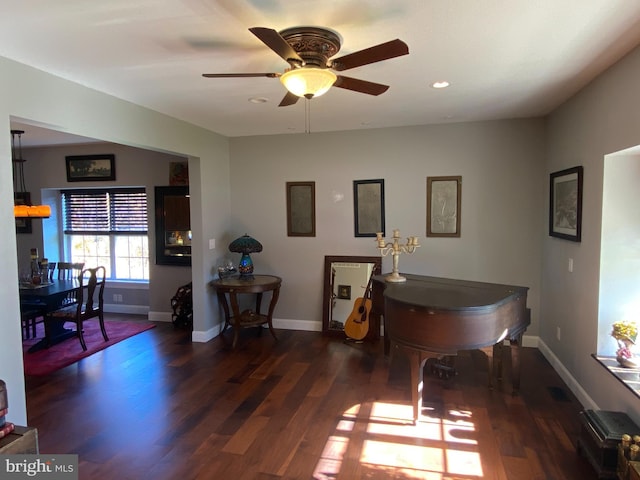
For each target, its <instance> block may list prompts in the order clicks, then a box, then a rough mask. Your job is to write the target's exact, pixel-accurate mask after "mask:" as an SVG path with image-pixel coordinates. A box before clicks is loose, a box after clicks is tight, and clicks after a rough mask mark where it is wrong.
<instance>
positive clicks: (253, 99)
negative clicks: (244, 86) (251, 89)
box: [249, 97, 269, 103]
mask: <svg viewBox="0 0 640 480" xmlns="http://www.w3.org/2000/svg"><path fill="white" fill-rule="evenodd" d="M249 101H250V102H251V103H267V102H268V101H269V99H268V98H264V97H251V98H250V99H249Z"/></svg>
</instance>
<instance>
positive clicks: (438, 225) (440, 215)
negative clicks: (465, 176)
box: [427, 176, 462, 237]
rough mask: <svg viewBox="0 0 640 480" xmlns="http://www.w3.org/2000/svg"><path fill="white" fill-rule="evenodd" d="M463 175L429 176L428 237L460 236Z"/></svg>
mask: <svg viewBox="0 0 640 480" xmlns="http://www.w3.org/2000/svg"><path fill="white" fill-rule="evenodd" d="M461 199H462V177H461V176H453V177H427V237H459V236H460V213H461V212H460V206H461Z"/></svg>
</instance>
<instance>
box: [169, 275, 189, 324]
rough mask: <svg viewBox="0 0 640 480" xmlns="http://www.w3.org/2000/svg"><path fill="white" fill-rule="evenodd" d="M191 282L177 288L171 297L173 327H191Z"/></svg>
mask: <svg viewBox="0 0 640 480" xmlns="http://www.w3.org/2000/svg"><path fill="white" fill-rule="evenodd" d="M191 290H192V289H191V282H189V283H187V284H186V285H183V286H181V287H179V288H178V290H177V291H176V294H175V295H174V296H173V297H172V298H171V308H172V309H173V313H172V314H171V323H173V326H174V327H175V328H184V329H189V330H192V329H193V297H192V295H191Z"/></svg>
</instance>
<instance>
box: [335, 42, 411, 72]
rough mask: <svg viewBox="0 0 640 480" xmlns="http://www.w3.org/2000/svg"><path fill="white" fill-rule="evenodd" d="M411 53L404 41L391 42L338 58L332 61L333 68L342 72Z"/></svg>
mask: <svg viewBox="0 0 640 480" xmlns="http://www.w3.org/2000/svg"><path fill="white" fill-rule="evenodd" d="M408 53H409V47H408V46H407V44H406V43H404V42H403V41H402V40H398V39H396V40H391V41H390V42H386V43H381V44H380V45H376V46H374V47H370V48H366V49H364V50H360V51H358V52H353V53H350V54H349V55H345V56H344V57H339V58H336V59H335V60H332V61H331V68H333V69H334V70H337V71H339V72H342V71H343V70H349V69H350V68H355V67H360V66H362V65H369V64H370V63H376V62H380V61H382V60H389V59H390V58H395V57H400V56H402V55H407V54H408Z"/></svg>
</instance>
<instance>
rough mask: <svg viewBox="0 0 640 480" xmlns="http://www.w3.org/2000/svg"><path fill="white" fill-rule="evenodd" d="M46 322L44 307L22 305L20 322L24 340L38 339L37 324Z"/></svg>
mask: <svg viewBox="0 0 640 480" xmlns="http://www.w3.org/2000/svg"><path fill="white" fill-rule="evenodd" d="M38 319H40V322H42V321H43V320H44V307H42V308H40V307H39V306H38V305H37V304H34V305H20V321H21V323H22V339H23V340H24V339H25V338H31V337H33V338H36V324H37V323H40V322H38Z"/></svg>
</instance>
